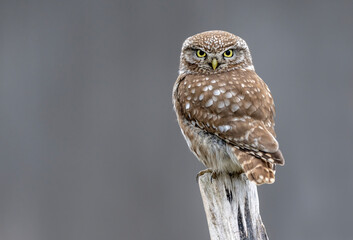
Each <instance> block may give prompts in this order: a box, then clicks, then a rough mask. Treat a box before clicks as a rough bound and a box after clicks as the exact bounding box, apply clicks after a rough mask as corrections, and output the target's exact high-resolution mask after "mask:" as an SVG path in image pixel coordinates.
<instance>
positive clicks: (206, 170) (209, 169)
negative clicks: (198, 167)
mask: <svg viewBox="0 0 353 240" xmlns="http://www.w3.org/2000/svg"><path fill="white" fill-rule="evenodd" d="M205 173H212V175H213V171H212V169H211V168H207V169H205V170H202V171H200V172H199V173H198V174H197V175H196V182H197V183H198V182H199V178H200V177H201V176H202V175H204V174H205ZM211 181H212V180H211Z"/></svg>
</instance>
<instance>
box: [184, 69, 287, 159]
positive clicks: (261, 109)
mask: <svg viewBox="0 0 353 240" xmlns="http://www.w3.org/2000/svg"><path fill="white" fill-rule="evenodd" d="M245 80H246V81H245ZM178 100H179V102H180V105H181V108H182V110H183V112H184V116H185V117H186V118H187V119H188V120H189V121H190V122H191V124H193V125H195V126H197V127H199V128H201V129H203V130H205V131H206V132H209V133H211V134H214V135H217V136H218V137H219V138H221V139H223V140H224V141H226V142H227V143H229V144H232V145H234V146H235V147H237V148H238V149H240V150H243V151H245V152H248V153H249V154H251V155H254V156H255V157H257V158H261V159H264V160H267V161H269V162H275V163H277V164H283V163H284V159H283V156H282V154H281V151H280V150H279V146H278V142H277V140H276V139H275V132H274V115H275V109H274V104H273V100H272V96H271V94H270V92H269V90H268V87H267V86H266V84H265V83H264V82H263V81H262V80H261V79H260V78H259V77H258V76H257V75H256V73H255V74H251V75H250V76H247V78H244V76H238V75H236V74H232V72H228V73H224V74H217V75H203V76H197V75H187V76H185V78H184V79H183V80H182V81H181V82H180V84H179V89H178Z"/></svg>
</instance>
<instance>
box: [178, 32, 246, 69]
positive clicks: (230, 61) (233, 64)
mask: <svg viewBox="0 0 353 240" xmlns="http://www.w3.org/2000/svg"><path fill="white" fill-rule="evenodd" d="M240 68H245V69H246V68H248V69H253V65H252V61H251V55H250V51H249V48H248V46H247V44H246V42H245V41H244V40H243V39H241V38H240V37H237V36H235V35H234V34H231V33H228V32H225V31H208V32H203V33H199V34H196V35H194V36H191V37H189V38H188V39H186V40H185V42H184V44H183V47H182V51H181V56H180V68H179V73H180V74H183V73H208V74H212V73H220V72H225V71H229V70H233V69H240Z"/></svg>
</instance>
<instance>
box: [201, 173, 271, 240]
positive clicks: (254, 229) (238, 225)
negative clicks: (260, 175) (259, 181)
mask: <svg viewBox="0 0 353 240" xmlns="http://www.w3.org/2000/svg"><path fill="white" fill-rule="evenodd" d="M198 182H199V186H200V191H201V196H202V200H203V204H204V207H205V212H206V217H207V222H208V228H209V231H210V236H211V240H245V239H246V240H268V237H267V233H266V229H265V226H264V225H263V223H262V220H261V216H260V210H259V199H258V196H257V188H256V184H254V183H252V182H250V181H249V180H247V178H246V177H245V176H244V175H243V174H241V175H235V174H234V175H229V174H226V173H223V174H217V176H216V177H215V178H212V173H210V172H205V173H203V174H200V176H199V178H198Z"/></svg>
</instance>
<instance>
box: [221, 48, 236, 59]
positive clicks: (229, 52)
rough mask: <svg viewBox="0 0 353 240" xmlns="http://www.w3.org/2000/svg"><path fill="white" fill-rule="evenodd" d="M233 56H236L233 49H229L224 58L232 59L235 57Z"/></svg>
mask: <svg viewBox="0 0 353 240" xmlns="http://www.w3.org/2000/svg"><path fill="white" fill-rule="evenodd" d="M233 54H234V52H233V50H232V49H228V50H227V51H225V52H224V53H223V56H225V57H226V58H230V57H233Z"/></svg>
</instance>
